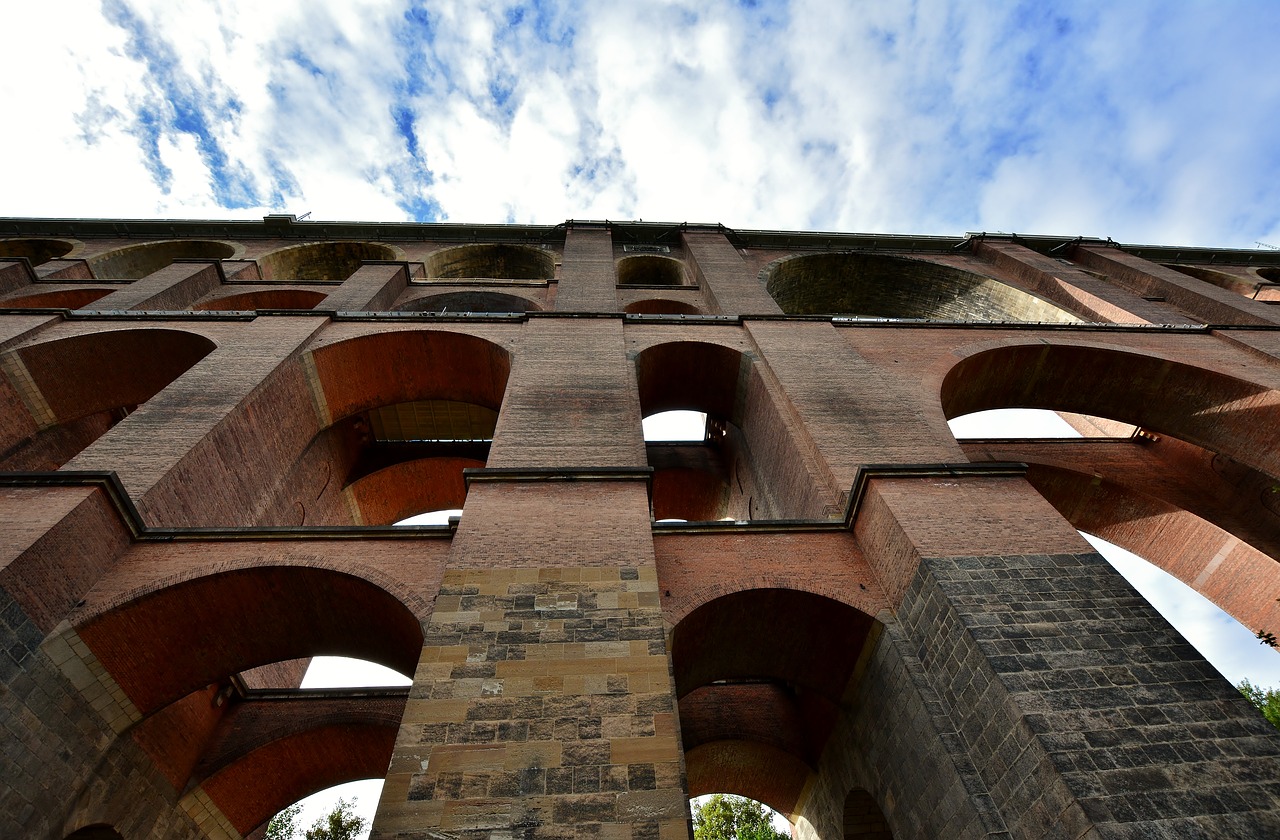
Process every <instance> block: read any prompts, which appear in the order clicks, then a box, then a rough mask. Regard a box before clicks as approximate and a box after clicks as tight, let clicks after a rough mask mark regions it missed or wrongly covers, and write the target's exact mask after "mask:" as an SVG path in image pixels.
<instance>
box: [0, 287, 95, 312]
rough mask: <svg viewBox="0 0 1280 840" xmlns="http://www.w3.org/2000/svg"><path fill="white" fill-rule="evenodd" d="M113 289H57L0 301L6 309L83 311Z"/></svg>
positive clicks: (0, 304)
mask: <svg viewBox="0 0 1280 840" xmlns="http://www.w3.org/2000/svg"><path fill="white" fill-rule="evenodd" d="M113 291H114V289H59V290H57V291H50V292H37V293H35V294H29V295H19V296H17V297H11V298H6V299H5V300H0V307H3V308H7V309H83V308H84V307H85V305H86V304H89V303H93V302H94V301H95V300H97V299H98V298H102V297H106V296H107V295H109V294H111V293H112V292H113Z"/></svg>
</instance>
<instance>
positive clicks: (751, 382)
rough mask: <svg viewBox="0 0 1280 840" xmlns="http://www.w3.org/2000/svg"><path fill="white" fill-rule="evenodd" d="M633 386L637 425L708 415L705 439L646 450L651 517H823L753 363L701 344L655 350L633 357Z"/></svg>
mask: <svg viewBox="0 0 1280 840" xmlns="http://www.w3.org/2000/svg"><path fill="white" fill-rule="evenodd" d="M636 379H637V384H638V385H639V391H640V412H641V416H642V417H644V418H648V417H651V416H653V415H656V414H660V413H662V412H667V411H673V410H686V411H693V412H700V413H702V414H705V415H706V427H705V428H706V433H705V434H704V435H703V436H702V437H701V439H696V438H695V439H693V440H689V439H685V440H683V441H670V440H667V441H654V442H650V443H648V444H647V445H646V450H647V453H648V460H649V465H650V466H651V467H653V468H654V477H653V514H654V518H655V519H684V520H689V521H694V520H698V521H708V520H718V519H734V520H748V519H782V518H792V517H801V516H804V515H806V513H809V514H810V515H813V513H814V512H816V511H817V510H821V506H820V504H819V503H818V501H817V499H816V498H814V497H813V496H812V493H813V484H812V482H807V481H796V480H795V476H794V475H793V473H794V472H795V471H794V464H795V463H796V462H797V461H802V457H801V455H800V454H799V453H798V452H796V451H795V449H794V444H793V441H792V440H791V439H790V435H789V433H788V432H787V429H786V425H785V424H784V422H783V420H782V418H781V416H780V414H779V412H778V409H777V407H776V405H775V404H774V401H773V398H772V395H771V394H770V393H769V391H768V389H767V388H766V387H765V385H764V381H763V379H762V378H761V374H760V371H759V370H757V369H756V366H755V363H753V361H752V360H751V358H750V357H749V356H747V355H745V354H743V353H740V352H738V351H737V350H733V349H731V348H728V347H723V346H720V345H716V344H708V343H703V342H692V341H683V342H673V343H669V344H659V345H656V346H653V347H650V348H648V349H646V350H643V351H641V352H640V354H639V355H638V356H637V357H636ZM792 459H794V460H792ZM789 470H790V473H792V474H789ZM818 515H821V514H818Z"/></svg>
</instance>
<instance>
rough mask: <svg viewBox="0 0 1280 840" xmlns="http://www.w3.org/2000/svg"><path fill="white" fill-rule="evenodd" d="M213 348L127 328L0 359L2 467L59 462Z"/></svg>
mask: <svg viewBox="0 0 1280 840" xmlns="http://www.w3.org/2000/svg"><path fill="white" fill-rule="evenodd" d="M213 349H214V344H213V342H212V341H210V340H209V339H207V338H205V337H203V336H199V335H195V334H192V333H187V332H181V331H178V330H169V329H127V330H107V331H103V332H95V333H90V334H87V335H77V336H71V337H68V338H62V339H56V340H53V341H45V342H41V343H39V344H31V345H28V346H25V347H20V348H18V349H16V350H13V351H10V352H8V353H6V354H4V355H3V356H0V368H2V369H3V371H4V381H3V390H4V391H6V392H7V401H8V402H9V405H10V406H11V407H12V408H11V410H9V411H7V412H4V413H3V415H2V417H0V468H2V469H6V470H29V471H43V470H54V469H57V468H59V467H61V466H62V465H64V464H66V463H67V462H68V461H70V460H71V459H72V458H73V457H75V455H76V454H77V453H79V452H80V451H81V450H83V449H84V448H85V447H87V446H88V445H89V444H91V443H93V442H94V441H95V440H97V439H98V438H99V437H101V436H102V435H104V434H106V433H107V431H109V430H110V429H111V427H113V426H114V425H115V424H116V423H119V422H120V421H121V420H123V419H124V418H125V417H127V416H128V415H129V414H130V413H131V412H133V411H134V410H135V409H136V408H137V407H138V406H139V405H141V404H142V403H144V402H146V401H147V400H149V399H150V398H151V397H153V396H155V395H156V394H157V393H159V391H160V390H161V389H162V388H164V387H165V386H166V385H168V384H169V383H171V382H173V381H174V380H175V379H177V378H178V377H179V376H181V375H182V374H183V373H185V372H186V371H187V370H190V369H191V367H192V366H194V365H195V364H196V362H198V361H200V360H201V359H202V358H204V357H205V356H206V355H208V354H209V353H210V352H212V350H213ZM19 406H23V407H25V409H26V410H25V411H23V410H21V409H20V408H19Z"/></svg>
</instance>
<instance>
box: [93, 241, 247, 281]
mask: <svg viewBox="0 0 1280 840" xmlns="http://www.w3.org/2000/svg"><path fill="white" fill-rule="evenodd" d="M235 253H236V249H235V246H233V245H230V244H228V243H226V242H214V241H207V240H199V239H174V240H170V241H167V242H144V243H142V244H140V245H126V246H125V247H123V248H115V249H113V250H111V251H107V252H105V253H102V254H98V255H96V256H93V257H89V259H88V262H89V268H90V269H91V270H92V271H93V276H94V277H97V278H99V279H103V280H137V279H139V278H142V277H146V276H147V275H148V274H154V273H155V272H157V271H159V270H160V269H162V268H165V267H166V266H168V265H169V264H171V263H172V262H173V261H174V260H227V259H230V258H231V257H233V256H235Z"/></svg>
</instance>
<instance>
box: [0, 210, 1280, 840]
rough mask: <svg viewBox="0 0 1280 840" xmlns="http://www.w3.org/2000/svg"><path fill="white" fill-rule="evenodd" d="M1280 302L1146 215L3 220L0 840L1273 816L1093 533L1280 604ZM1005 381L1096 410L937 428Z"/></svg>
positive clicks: (1004, 828) (1247, 255) (1254, 743)
mask: <svg viewBox="0 0 1280 840" xmlns="http://www.w3.org/2000/svg"><path fill="white" fill-rule="evenodd" d="M1274 302H1280V254H1271V253H1265V252H1244V251H1225V250H1205V249H1193V248H1182V249H1178V248H1154V247H1129V246H1125V247H1121V246H1116V245H1115V244H1114V243H1111V242H1110V241H1109V240H1108V241H1105V242H1104V241H1098V240H1087V239H1074V240H1072V239H1065V238H1048V237H1044V238H1037V237H1032V238H1025V237H1016V236H971V237H968V238H967V239H964V240H958V239H946V238H930V237H888V236H879V237H877V236H867V235H836V234H816V233H785V232H763V231H756V232H737V231H732V230H729V229H726V228H723V227H720V226H706V225H703V226H695V225H675V226H671V225H653V224H646V223H612V224H609V223H590V222H570V223H566V224H564V225H558V226H555V227H515V226H511V227H485V226H462V225H419V224H408V225H376V224H327V223H313V222H307V223H302V222H298V221H296V220H294V219H293V218H292V217H277V216H271V217H267V218H266V219H265V220H263V221H262V222H132V221H131V222H122V221H59V220H0V470H2V471H3V472H0V509H2V514H0V523H2V524H0V528H2V529H3V537H2V539H0V545H2V546H3V557H2V559H0V634H3V645H2V646H0V648H2V650H3V653H0V726H2V729H0V734H2V737H3V750H2V751H0V835H2V836H6V837H37V838H53V840H63V838H95V837H97V838H120V837H123V838H130V839H131V840H132V838H151V837H155V838H201V837H208V838H239V837H253V836H256V834H260V832H261V831H262V828H263V824H264V821H265V820H267V819H268V818H269V817H270V816H271V815H272V814H273V813H274V812H275V811H277V810H279V809H280V808H282V807H284V806H286V805H288V804H289V803H291V802H293V801H295V800H296V799H298V798H300V797H302V796H304V795H306V794H308V793H310V792H312V791H315V790H318V789H321V788H324V787H327V786H330V785H332V784H336V783H339V782H343V781H347V780H351V779H357V778H365V777H370V776H373V777H382V776H385V778H386V785H385V788H384V791H383V794H382V799H381V802H380V803H379V807H378V816H377V819H376V821H375V824H374V836H375V837H379V838H403V840H408V838H482V837H485V838H488V837H492V838H599V840H613V838H626V837H637V838H651V839H652V838H661V840H674V838H685V837H686V836H687V832H688V810H687V804H686V803H687V797H688V796H689V795H690V794H699V793H704V792H713V791H723V792H733V793H741V794H745V795H748V796H751V797H754V798H756V799H759V800H761V801H763V802H766V803H767V804H769V805H771V806H773V807H774V808H776V809H778V810H779V811H781V812H782V813H784V814H786V815H788V816H789V817H790V819H791V820H792V822H793V824H794V826H795V829H794V833H795V836H796V837H798V838H804V840H809V838H821V840H841V838H855V837H864V838H871V837H886V836H893V837H896V838H914V837H939V838H977V837H983V838H1000V837H1008V838H1015V837H1016V838H1043V837H1064V838H1067V837H1069V838H1084V837H1088V838H1130V837H1132V838H1138V837H1142V838H1162V837H1168V838H1174V837H1177V838H1187V837H1266V836H1271V837H1275V836H1280V737H1277V733H1276V732H1275V731H1274V730H1272V729H1270V728H1269V727H1268V726H1267V724H1266V723H1265V721H1263V719H1262V718H1261V716H1259V715H1258V714H1257V713H1256V712H1255V711H1254V710H1253V709H1252V707H1250V706H1249V705H1248V703H1246V702H1245V701H1244V700H1243V699H1242V698H1241V697H1240V696H1239V695H1238V693H1237V692H1235V691H1234V690H1233V689H1232V687H1231V686H1230V685H1228V684H1227V683H1226V682H1225V681H1223V680H1222V679H1221V678H1220V677H1218V676H1217V675H1216V672H1214V671H1213V670H1212V669H1211V668H1210V667H1209V666H1208V665H1207V664H1206V663H1205V662H1204V661H1203V660H1202V659H1201V658H1200V657H1199V656H1198V655H1197V654H1196V653H1195V651H1194V650H1193V649H1191V648H1190V647H1189V646H1188V645H1187V644H1186V643H1185V642H1184V641H1183V640H1182V638H1181V637H1180V636H1178V635H1177V634H1176V632H1175V631H1173V630H1172V629H1171V628H1170V627H1169V625H1168V624H1167V623H1166V622H1165V621H1164V620H1163V619H1162V618H1160V617H1159V616H1158V615H1157V614H1156V613H1154V612H1153V610H1152V609H1151V608H1150V607H1149V606H1148V605H1147V604H1146V602H1145V601H1144V600H1143V599H1142V598H1141V597H1139V596H1138V595H1136V593H1135V592H1134V591H1133V590H1132V589H1131V588H1130V587H1129V586H1128V584H1126V583H1125V582H1124V581H1123V579H1121V578H1119V577H1118V576H1117V575H1116V574H1115V573H1114V572H1113V571H1112V570H1111V568H1110V566H1108V565H1107V563H1106V562H1105V561H1103V560H1102V559H1101V558H1100V557H1099V556H1098V555H1097V554H1096V553H1094V552H1093V551H1092V550H1091V548H1090V546H1089V545H1088V544H1087V543H1086V542H1085V541H1084V540H1083V539H1082V538H1081V537H1080V536H1079V534H1078V533H1077V529H1082V530H1085V531H1088V532H1091V533H1093V534H1097V535H1099V536H1101V537H1103V538H1105V539H1107V540H1110V541H1112V542H1114V543H1117V544H1119V545H1121V546H1124V547H1128V548H1131V549H1132V550H1135V551H1137V552H1139V553H1140V554H1142V555H1143V556H1145V557H1147V558H1148V559H1150V560H1151V561H1152V562H1154V563H1156V564H1157V565H1159V566H1161V567H1162V568H1164V569H1166V570H1167V571H1169V572H1171V573H1172V574H1174V575H1176V576H1177V577H1179V578H1180V579H1182V580H1183V581H1185V582H1186V583H1187V584H1189V585H1190V586H1192V587H1194V588H1195V589H1196V590H1198V591H1200V592H1201V593H1203V594H1204V595H1206V596H1207V597H1208V598H1210V599H1211V600H1213V601H1214V602H1216V603H1217V604H1219V605H1220V606H1221V607H1222V608H1223V609H1225V610H1227V611H1228V612H1230V613H1231V614H1232V615H1234V616H1235V617H1236V618H1238V619H1239V620H1240V621H1241V622H1243V623H1244V624H1245V625H1247V626H1248V627H1250V628H1276V629H1277V631H1280V603H1278V602H1277V598H1280V566H1278V565H1277V562H1276V561H1277V559H1280V515H1278V514H1280V492H1278V490H1280V482H1278V481H1277V477H1280V307H1274V306H1272V305H1271V304H1272V303H1274ZM998 407H1029V408H1044V409H1051V410H1054V411H1058V412H1061V413H1063V414H1064V416H1065V417H1067V418H1068V419H1069V421H1070V422H1072V423H1073V424H1074V425H1076V426H1077V427H1078V428H1080V429H1081V430H1083V431H1085V432H1086V436H1085V437H1083V438H1080V439H1073V440H1013V441H1010V440H983V441H966V442H964V443H963V444H962V443H959V442H957V441H956V439H955V438H954V437H953V436H952V435H951V434H950V432H949V431H948V426H947V419H948V418H949V417H955V416H959V415H963V414H966V413H969V412H973V411H978V410H983V409H989V408H998ZM669 409H696V410H701V411H705V412H707V414H708V417H709V420H708V434H707V439H706V440H705V441H704V442H702V443H687V444H670V443H667V444H662V443H649V444H646V442H645V440H644V438H643V435H642V432H641V424H640V420H641V418H642V417H643V416H648V415H650V414H653V413H655V412H661V411H666V410H669ZM1097 418H1102V419H1097ZM1121 424H1127V425H1124V426H1122V425H1121ZM1134 427H1136V428H1137V431H1136V432H1133V431H1132V430H1133V428H1134ZM1121 430H1127V431H1124V432H1122V431H1121ZM464 500H465V513H464V514H463V515H462V516H461V518H460V519H458V520H455V521H454V522H453V523H452V524H451V525H449V526H422V527H410V528H394V527H390V524H391V523H393V522H396V521H398V520H399V519H401V518H403V517H405V516H407V515H409V514H412V513H416V512H420V511H424V510H439V509H448V508H455V507H463V504H464ZM659 519H680V520H687V521H686V522H675V523H666V522H658V521H657V520H659ZM319 654H338V655H347V656H355V657H360V658H364V659H369V660H372V661H375V662H380V663H383V664H385V665H387V666H389V667H391V668H394V669H396V670H398V671H400V672H402V673H404V674H406V675H411V676H412V677H413V686H412V688H411V689H407V690H403V689H401V690H386V689H382V690H379V689H364V690H351V691H346V690H344V691H319V692H301V691H299V690H297V689H296V688H295V687H296V685H297V683H298V679H299V677H300V674H301V671H302V669H303V667H304V666H305V663H306V661H307V659H308V658H309V657H311V656H313V655H319Z"/></svg>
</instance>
